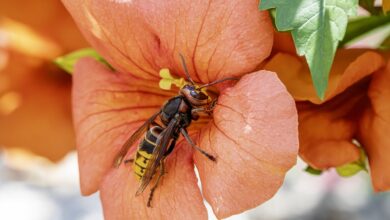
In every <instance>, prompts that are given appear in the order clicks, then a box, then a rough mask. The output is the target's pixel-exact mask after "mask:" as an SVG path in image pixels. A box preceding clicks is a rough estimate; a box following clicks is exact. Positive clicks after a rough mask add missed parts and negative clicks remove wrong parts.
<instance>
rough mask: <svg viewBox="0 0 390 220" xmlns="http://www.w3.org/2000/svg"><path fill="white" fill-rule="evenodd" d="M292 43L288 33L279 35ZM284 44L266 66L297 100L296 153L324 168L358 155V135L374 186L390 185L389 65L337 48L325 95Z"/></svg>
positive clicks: (368, 55)
mask: <svg viewBox="0 0 390 220" xmlns="http://www.w3.org/2000/svg"><path fill="white" fill-rule="evenodd" d="M278 39H281V40H282V43H281V44H279V43H278V42H275V44H279V45H290V46H291V44H289V43H288V42H289V41H290V42H291V38H289V37H286V36H284V37H283V38H282V37H279V38H278ZM290 46H289V47H287V49H286V48H285V47H283V46H280V48H277V49H276V50H279V51H282V52H279V53H277V52H275V54H276V55H275V56H273V57H272V59H271V60H270V61H269V62H268V63H267V64H266V66H265V69H267V70H270V71H274V72H276V73H277V74H278V76H279V77H280V79H281V80H282V81H283V82H284V84H285V85H286V86H287V89H288V91H289V92H290V93H291V94H292V95H293V96H294V98H295V100H296V101H297V102H296V103H297V108H298V115H299V140H300V150H299V154H300V156H301V157H302V158H303V159H304V160H305V161H306V162H307V163H308V164H309V165H310V166H312V167H314V168H317V169H328V168H330V167H338V166H341V165H345V164H348V163H350V162H353V161H356V160H358V158H359V149H358V146H357V145H356V144H355V143H354V142H353V141H354V140H357V141H358V142H359V143H360V144H361V145H362V146H363V148H364V150H365V151H366V153H367V155H368V158H369V162H370V170H371V176H372V182H373V186H374V189H375V190H376V191H384V190H388V189H390V156H388V155H390V153H389V152H390V142H389V141H388V140H389V139H388V138H387V137H386V134H388V133H389V132H390V120H389V117H390V106H389V105H388V104H389V102H388V100H389V98H390V90H389V88H390V81H389V77H390V69H389V68H390V67H389V65H388V67H387V68H386V69H384V66H385V62H384V59H383V57H382V56H381V55H380V54H378V53H377V52H375V51H370V50H364V49H349V50H343V49H342V50H339V51H338V52H337V54H336V58H335V62H334V64H333V67H332V70H331V73H330V78H329V87H328V90H327V91H326V97H325V99H324V100H320V99H319V98H318V97H317V96H316V94H315V91H314V88H313V85H312V82H311V78H310V72H309V69H308V67H307V64H306V62H305V61H304V60H303V58H299V57H297V56H296V55H295V54H293V53H286V51H287V52H289V51H291V47H290Z"/></svg>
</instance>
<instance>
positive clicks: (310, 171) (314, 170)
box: [305, 166, 322, 176]
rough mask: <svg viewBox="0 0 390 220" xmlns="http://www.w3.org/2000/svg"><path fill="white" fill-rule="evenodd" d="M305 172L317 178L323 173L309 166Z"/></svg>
mask: <svg viewBox="0 0 390 220" xmlns="http://www.w3.org/2000/svg"><path fill="white" fill-rule="evenodd" d="M305 171H306V172H308V173H310V174H312V175H316V176H318V175H321V173H322V170H317V169H315V168H313V167H311V166H307V167H306V169H305Z"/></svg>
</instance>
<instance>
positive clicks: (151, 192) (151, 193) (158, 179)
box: [147, 160, 165, 208]
mask: <svg viewBox="0 0 390 220" xmlns="http://www.w3.org/2000/svg"><path fill="white" fill-rule="evenodd" d="M164 174H165V166H164V161H163V160H162V161H161V162H160V174H159V175H158V178H157V182H156V184H154V186H153V187H152V188H151V189H150V194H149V199H148V204H147V206H148V207H149V208H151V207H152V199H153V194H154V191H155V190H156V188H157V186H158V183H159V182H160V179H161V177H162V176H164Z"/></svg>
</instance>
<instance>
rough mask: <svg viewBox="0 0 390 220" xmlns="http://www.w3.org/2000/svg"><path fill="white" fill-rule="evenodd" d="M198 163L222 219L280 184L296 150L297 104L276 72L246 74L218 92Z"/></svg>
mask: <svg viewBox="0 0 390 220" xmlns="http://www.w3.org/2000/svg"><path fill="white" fill-rule="evenodd" d="M199 143H200V146H201V147H202V148H203V149H205V150H206V151H208V152H211V153H213V154H214V155H216V156H217V163H213V162H210V161H209V160H208V159H206V158H205V157H204V156H203V155H200V154H199V153H197V154H196V156H195V162H196V166H197V168H198V170H199V175H200V178H201V182H202V187H203V193H204V196H205V198H206V199H207V201H208V202H209V203H210V204H211V206H212V207H213V210H214V213H215V214H216V215H217V217H218V218H225V217H228V216H230V215H233V214H237V213H239V212H242V211H245V210H247V209H249V208H253V207H255V206H257V205H259V204H261V203H263V202H264V201H266V200H268V199H270V198H271V197H272V196H273V195H274V194H275V193H276V191H277V190H278V189H279V187H280V186H281V184H282V182H283V179H284V175H285V173H286V172H287V171H288V170H289V169H290V168H291V167H292V166H293V165H294V164H295V162H296V157H297V153H298V119H297V112H296V108H295V103H294V100H293V99H292V97H291V96H290V95H289V94H288V92H287V90H286V88H285V87H284V86H283V85H282V83H281V82H280V81H279V79H278V78H277V76H276V74H274V73H271V72H267V71H260V72H256V73H252V74H249V75H246V76H244V77H243V78H242V79H241V80H240V81H239V82H238V83H237V84H236V85H235V86H234V87H232V88H230V89H226V90H225V91H223V92H222V94H221V96H220V97H219V101H218V105H217V107H216V109H215V110H214V121H213V122H212V123H210V124H209V126H208V127H207V128H206V129H204V130H202V132H201V135H200V142H199Z"/></svg>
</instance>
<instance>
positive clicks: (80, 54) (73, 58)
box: [54, 48, 113, 74]
mask: <svg viewBox="0 0 390 220" xmlns="http://www.w3.org/2000/svg"><path fill="white" fill-rule="evenodd" d="M84 57H91V58H93V59H95V60H97V61H99V62H101V63H102V64H104V65H106V66H107V67H109V68H110V69H113V68H112V67H111V65H110V64H109V63H108V62H107V61H106V60H105V59H104V58H103V57H102V56H100V55H99V54H98V53H97V52H96V51H95V50H94V49H92V48H85V49H81V50H77V51H74V52H72V53H69V54H67V55H64V56H62V57H58V58H56V59H55V60H54V63H55V64H57V65H58V66H59V67H60V68H61V69H63V70H65V71H66V72H68V73H70V74H72V73H73V70H74V66H75V65H76V63H77V61H78V60H79V59H81V58H84Z"/></svg>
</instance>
